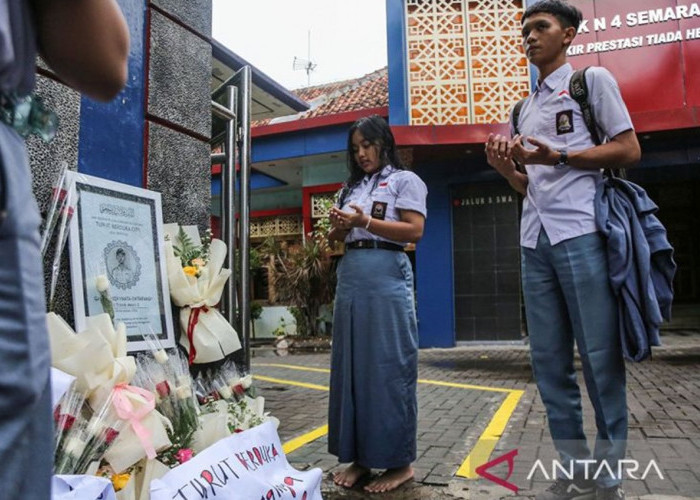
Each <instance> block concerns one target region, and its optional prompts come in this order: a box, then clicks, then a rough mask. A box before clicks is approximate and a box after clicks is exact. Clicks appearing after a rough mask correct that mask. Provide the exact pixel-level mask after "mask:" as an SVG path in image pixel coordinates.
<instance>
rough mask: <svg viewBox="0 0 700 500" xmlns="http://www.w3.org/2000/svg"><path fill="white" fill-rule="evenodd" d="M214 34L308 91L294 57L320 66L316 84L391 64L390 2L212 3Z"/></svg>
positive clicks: (279, 77) (270, 71) (238, 0)
mask: <svg viewBox="0 0 700 500" xmlns="http://www.w3.org/2000/svg"><path fill="white" fill-rule="evenodd" d="M213 9H214V13H213V27H212V31H213V36H214V38H215V39H217V40H218V41H219V42H221V43H223V44H224V45H226V46H227V47H228V48H229V49H231V50H232V51H233V52H235V53H236V54H238V55H239V56H241V57H243V58H244V59H246V60H248V61H249V62H250V63H251V64H253V65H254V66H255V67H257V68H258V69H260V70H261V71H263V72H264V73H266V74H267V75H269V76H270V77H271V78H273V79H274V80H276V81H277V82H279V83H280V84H282V85H284V86H285V87H287V88H289V89H294V88H298V87H305V86H306V85H307V79H306V73H305V72H304V71H302V70H298V71H293V70H292V63H293V61H294V57H295V56H296V57H300V58H303V59H307V57H308V47H307V42H308V31H309V30H311V60H312V61H313V62H314V63H316V64H317V66H316V69H315V71H313V72H312V73H311V85H318V84H321V83H328V82H333V81H338V80H345V79H348V78H356V77H359V76H362V75H365V74H367V73H371V72H372V71H374V70H376V69H379V68H381V67H383V66H386V61H387V54H386V12H385V0H351V1H346V0H213Z"/></svg>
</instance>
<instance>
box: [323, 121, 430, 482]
mask: <svg viewBox="0 0 700 500" xmlns="http://www.w3.org/2000/svg"><path fill="white" fill-rule="evenodd" d="M348 168H349V170H350V176H349V178H348V180H347V182H346V183H345V186H344V187H343V189H342V190H341V192H340V195H339V197H338V203H337V204H336V206H335V207H333V208H332V209H331V213H330V221H331V226H332V229H331V232H330V234H329V238H330V239H332V240H336V241H344V242H345V255H344V256H343V258H342V260H341V262H340V264H339V266H338V272H337V274H338V286H337V289H336V299H335V307H334V316H333V349H332V355H331V387H330V397H329V420H328V430H329V432H328V448H329V451H330V453H332V454H334V455H336V456H337V457H338V460H339V461H340V462H341V463H351V465H349V466H347V467H346V468H345V469H343V470H341V471H340V472H337V473H335V475H334V481H335V483H336V484H338V485H341V486H344V487H347V488H351V487H352V486H353V485H355V483H356V482H357V481H358V480H359V479H360V478H362V477H363V476H365V475H366V474H369V473H370V472H371V469H384V472H383V473H382V474H381V475H379V476H378V477H377V478H375V479H374V480H372V481H370V482H369V484H368V485H367V486H365V490H367V491H368V492H384V491H390V490H393V489H395V488H397V487H398V486H399V485H401V484H403V483H404V482H406V481H408V480H410V479H411V478H413V468H412V466H411V464H412V463H413V461H414V460H415V458H416V421H417V402H416V380H417V371H418V367H417V361H418V329H417V324H416V314H415V301H414V294H413V271H412V269H411V263H410V261H409V259H408V256H407V255H406V253H405V252H404V251H403V249H404V246H405V245H406V244H407V243H415V242H417V241H418V240H420V238H421V236H422V235H423V226H424V223H425V217H426V205H425V204H426V195H427V188H426V186H425V183H424V182H423V181H422V180H421V179H420V178H419V177H418V176H417V175H416V174H414V173H413V172H410V171H408V170H405V169H404V167H402V166H401V164H400V162H399V159H398V156H397V153H396V145H395V141H394V137H393V135H392V133H391V129H390V128H389V125H388V124H387V123H386V122H385V121H384V119H382V118H381V117H379V116H376V115H375V116H371V117H366V118H361V119H360V120H358V121H357V122H355V123H354V124H353V125H352V127H351V128H350V131H349V134H348Z"/></svg>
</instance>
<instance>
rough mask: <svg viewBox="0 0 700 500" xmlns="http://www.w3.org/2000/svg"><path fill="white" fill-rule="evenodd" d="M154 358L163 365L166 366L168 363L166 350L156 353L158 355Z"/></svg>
mask: <svg viewBox="0 0 700 500" xmlns="http://www.w3.org/2000/svg"><path fill="white" fill-rule="evenodd" d="M153 357H154V358H155V359H156V361H157V362H158V363H159V364H161V365H164V364H165V363H167V362H168V353H167V352H165V350H163V349H160V350H159V351H156V353H155V354H154V355H153Z"/></svg>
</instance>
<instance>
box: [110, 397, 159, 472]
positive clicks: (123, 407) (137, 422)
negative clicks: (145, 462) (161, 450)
mask: <svg viewBox="0 0 700 500" xmlns="http://www.w3.org/2000/svg"><path fill="white" fill-rule="evenodd" d="M125 392H130V393H132V394H136V395H138V396H141V397H142V398H143V399H144V400H145V401H146V404H144V405H143V406H142V407H141V408H139V409H138V410H136V409H135V408H134V405H133V403H132V402H131V400H130V399H129V397H128V396H127V395H126V394H124V393H125ZM112 404H113V405H114V409H115V410H116V412H117V415H118V416H119V418H121V419H122V420H126V421H128V422H129V423H130V424H131V427H132V429H134V433H135V434H136V437H138V438H139V441H141V445H142V446H143V449H144V450H146V456H147V457H148V458H149V459H151V460H152V459H154V458H156V450H155V449H154V448H153V440H152V439H151V432H150V431H149V430H148V429H146V427H144V425H143V424H142V423H141V421H142V420H143V419H144V417H145V416H146V415H148V413H150V412H151V410H153V409H154V408H155V407H156V398H155V396H154V395H153V393H151V392H150V391H147V390H146V389H142V388H140V387H134V386H133V385H127V384H126V383H121V384H117V385H115V386H114V396H113V400H112Z"/></svg>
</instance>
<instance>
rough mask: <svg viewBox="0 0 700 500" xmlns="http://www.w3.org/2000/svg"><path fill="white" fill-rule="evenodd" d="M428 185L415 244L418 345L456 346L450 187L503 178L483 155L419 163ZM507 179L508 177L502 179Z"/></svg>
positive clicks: (420, 170)
mask: <svg viewBox="0 0 700 500" xmlns="http://www.w3.org/2000/svg"><path fill="white" fill-rule="evenodd" d="M414 170H415V172H416V173H417V174H418V175H420V177H421V178H422V179H423V181H424V182H425V183H426V184H427V185H428V218H427V220H426V222H425V231H424V233H423V238H422V239H421V241H420V242H419V243H418V245H417V247H416V295H417V302H418V334H419V346H420V347H421V348H424V347H454V345H455V325H454V321H455V320H454V317H455V314H454V279H453V274H454V273H453V267H454V266H453V253H452V200H451V197H450V188H451V186H453V185H455V184H462V183H466V182H492V181H497V180H499V179H500V177H499V176H498V174H497V173H496V172H495V171H493V170H492V169H491V168H489V167H488V166H487V165H486V163H485V160H484V159H474V160H471V161H470V160H469V159H468V158H467V157H465V161H464V162H463V163H461V164H454V163H451V164H433V165H416V166H414ZM503 182H505V181H503Z"/></svg>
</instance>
